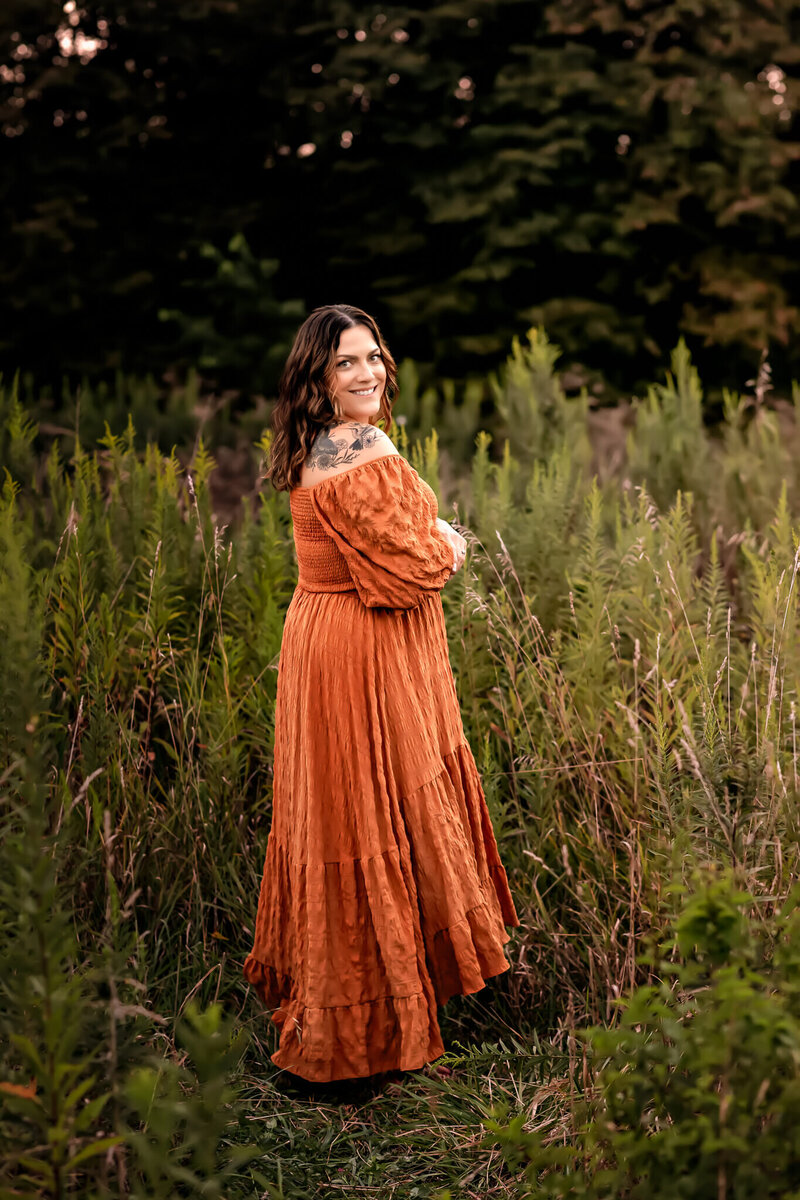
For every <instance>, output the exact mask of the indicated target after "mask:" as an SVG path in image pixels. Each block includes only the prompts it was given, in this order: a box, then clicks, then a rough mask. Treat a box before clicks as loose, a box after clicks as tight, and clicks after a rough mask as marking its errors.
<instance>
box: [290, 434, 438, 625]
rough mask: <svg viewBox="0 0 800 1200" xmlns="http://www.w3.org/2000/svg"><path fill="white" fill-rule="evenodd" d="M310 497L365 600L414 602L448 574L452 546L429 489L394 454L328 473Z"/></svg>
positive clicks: (372, 604) (373, 603)
mask: <svg viewBox="0 0 800 1200" xmlns="http://www.w3.org/2000/svg"><path fill="white" fill-rule="evenodd" d="M311 503H312V506H313V508H314V511H315V512H316V515H317V517H318V518H319V520H320V522H321V524H322V527H323V528H324V530H325V532H326V533H327V534H329V536H330V537H331V538H332V539H333V541H334V543H335V544H336V545H337V546H338V547H339V550H340V551H341V552H342V554H343V555H344V558H345V560H346V562H347V567H348V570H349V571H350V574H351V576H352V578H353V583H354V585H355V587H356V590H357V591H358V594H359V596H360V598H361V600H362V601H363V603H364V604H365V605H366V606H367V607H368V608H379V607H387V608H415V607H416V606H417V605H418V604H420V603H421V602H422V600H423V598H424V597H425V596H426V595H427V594H430V593H431V592H434V591H440V590H441V589H442V588H443V587H444V585H445V583H446V582H447V580H448V579H449V577H450V573H451V570H452V567H453V548H452V546H451V545H450V542H449V541H448V540H447V538H446V537H445V536H444V534H442V533H441V532H440V531H439V530H438V529H437V527H436V517H437V513H438V505H437V502H436V494H435V492H434V491H433V489H432V488H431V487H429V485H428V484H427V483H426V482H425V481H424V480H423V479H422V478H421V477H420V476H419V475H418V473H417V472H416V471H415V470H414V468H413V467H412V466H411V464H410V463H409V462H408V461H407V460H406V459H405V458H403V456H402V455H401V454H391V455H385V456H384V457H383V458H375V459H370V460H369V461H368V462H366V463H362V464H361V465H360V466H357V467H355V468H353V469H352V470H351V471H343V472H341V473H340V474H339V475H331V476H329V477H328V478H327V479H325V480H323V481H322V483H320V484H318V485H317V486H316V487H315V488H314V489H313V490H312V491H311Z"/></svg>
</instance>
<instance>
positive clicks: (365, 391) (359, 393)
mask: <svg viewBox="0 0 800 1200" xmlns="http://www.w3.org/2000/svg"><path fill="white" fill-rule="evenodd" d="M375 387H376V385H375V384H374V383H373V385H372V387H371V388H362V389H361V390H360V391H357V392H355V391H354V392H353V393H352V394H353V395H354V396H371V395H372V393H373V392H374V391H375Z"/></svg>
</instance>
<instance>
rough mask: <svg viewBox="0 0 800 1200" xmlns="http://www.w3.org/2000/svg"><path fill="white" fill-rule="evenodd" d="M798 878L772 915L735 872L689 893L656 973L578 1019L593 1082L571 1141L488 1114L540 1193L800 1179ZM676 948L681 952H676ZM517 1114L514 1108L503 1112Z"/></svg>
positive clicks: (662, 1194) (603, 1198) (745, 1195)
mask: <svg viewBox="0 0 800 1200" xmlns="http://www.w3.org/2000/svg"><path fill="white" fill-rule="evenodd" d="M798 902H800V889H798V888H795V889H794V890H793V892H792V893H791V895H790V897H789V898H788V899H787V901H786V903H785V904H784V905H783V907H782V908H781V910H780V911H779V912H778V913H777V914H775V915H774V917H773V918H772V919H771V920H770V921H769V922H768V923H767V924H764V923H761V922H758V923H755V922H748V921H747V918H746V914H745V909H746V908H747V907H749V906H752V905H753V903H754V899H753V897H752V896H751V895H749V894H747V893H746V892H739V891H735V890H734V888H733V885H732V882H731V879H730V878H722V879H716V880H714V879H712V880H711V881H710V882H707V883H706V884H705V885H704V886H702V887H701V888H700V889H699V890H698V891H697V892H696V893H695V894H693V895H692V896H690V898H689V899H688V901H687V903H686V905H685V907H684V909H683V911H682V912H681V914H680V916H679V917H678V919H677V920H676V922H675V925H674V936H672V937H671V938H669V939H668V940H667V941H665V942H664V943H662V945H661V946H660V951H661V954H662V957H661V959H660V961H658V962H656V963H655V964H653V967H652V975H653V982H651V983H648V984H645V985H643V986H641V987H639V988H637V989H635V990H634V992H633V993H632V994H631V995H630V996H629V997H628V998H626V999H625V1000H624V1001H621V1002H620V1007H621V1010H622V1011H621V1015H620V1020H619V1022H618V1024H616V1025H615V1026H613V1027H611V1028H601V1027H592V1028H589V1029H586V1030H580V1031H578V1037H579V1039H581V1040H582V1041H584V1042H585V1043H586V1045H587V1046H588V1048H589V1060H588V1065H587V1074H588V1082H587V1084H586V1091H585V1096H584V1099H583V1101H582V1102H581V1103H580V1104H579V1105H578V1107H577V1110H576V1113H575V1132H574V1137H573V1139H572V1141H571V1143H570V1144H567V1145H564V1144H561V1145H558V1144H556V1143H555V1142H552V1141H547V1140H546V1139H545V1138H544V1137H543V1136H542V1135H541V1133H539V1132H538V1131H536V1130H534V1131H532V1132H526V1131H525V1129H524V1125H525V1114H524V1113H523V1114H517V1115H516V1116H515V1117H514V1118H513V1119H512V1120H511V1121H510V1122H509V1123H507V1124H502V1123H501V1121H502V1118H501V1121H497V1120H493V1121H492V1122H490V1129H491V1131H492V1134H493V1135H494V1136H495V1137H496V1138H497V1140H498V1141H499V1143H500V1145H501V1146H502V1147H503V1150H504V1155H505V1158H506V1161H507V1162H508V1163H509V1164H510V1165H511V1166H512V1167H513V1168H516V1169H518V1168H519V1167H520V1166H524V1175H525V1179H526V1186H524V1187H522V1186H521V1188H520V1193H521V1194H524V1195H525V1197H526V1198H527V1197H530V1200H533V1198H534V1197H536V1200H539V1197H546V1196H573V1197H576V1198H577V1197H585V1198H586V1200H611V1198H612V1197H613V1198H614V1200H675V1198H676V1197H681V1198H682V1200H707V1198H709V1197H714V1198H715V1200H728V1198H730V1200H750V1198H751V1197H754V1196H758V1197H759V1198H761V1197H763V1198H764V1200H770V1198H773V1197H774V1198H776V1200H777V1198H778V1197H788V1196H795V1195H797V1189H798V1188H799V1187H800V1156H799V1155H798V1128H799V1127H800V912H798V908H797V905H798ZM676 956H677V960H676ZM506 1116H507V1108H506V1110H505V1112H504V1113H503V1118H504V1117H506Z"/></svg>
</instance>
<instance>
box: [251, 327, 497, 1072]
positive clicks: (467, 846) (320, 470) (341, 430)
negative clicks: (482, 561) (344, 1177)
mask: <svg viewBox="0 0 800 1200" xmlns="http://www.w3.org/2000/svg"><path fill="white" fill-rule="evenodd" d="M396 393H397V377H396V368H395V363H394V360H393V359H392V356H391V354H390V353H389V350H388V348H387V347H386V345H385V343H384V341H383V338H382V337H381V334H380V331H379V329H378V326H377V325H376V323H375V321H374V320H373V319H372V318H371V317H369V316H368V315H367V314H366V313H365V312H362V311H361V310H360V309H358V308H353V307H351V306H349V305H345V304H334V305H329V306H326V307H323V308H318V309H316V310H315V311H314V312H313V313H312V314H311V315H310V316H309V317H308V319H307V320H306V321H305V322H304V324H303V325H302V326H301V328H300V330H299V331H298V334H297V337H296V338H295V342H294V345H293V347H292V350H291V353H290V355H289V358H288V360H287V363H286V367H285V369H284V372H283V376H282V379H281V383H280V388H279V398H278V401H277V404H276V406H275V410H274V413H273V439H272V447H271V462H270V472H269V475H270V479H271V481H272V483H273V485H274V486H275V487H276V488H277V489H279V490H288V491H289V502H290V508H291V513H292V520H293V526H294V539H295V547H296V551H297V561H298V567H299V572H298V583H297V588H296V590H295V592H294V595H293V597H292V600H291V603H290V605H289V608H288V611H287V613H286V621H285V625H284V630H283V638H282V642H281V653H280V665H279V670H278V686H277V702H276V712H275V757H274V776H273V778H274V783H273V813H272V826H271V829H270V833H269V838H268V841H267V852H266V862H265V864H264V875H263V880H262V884H261V892H260V896H259V903H258V915H257V919H256V932H255V938H254V944H253V949H252V952H251V953H250V954H249V955H248V956H247V958H246V960H245V963H244V975H245V978H246V979H247V980H248V981H249V982H250V983H251V984H252V985H253V987H254V988H255V989H256V991H257V992H258V993H259V995H260V997H261V998H262V1000H263V1001H264V1002H265V1004H266V1005H267V1007H268V1008H270V1009H274V1010H275V1011H274V1012H273V1013H272V1020H273V1021H274V1022H275V1024H276V1025H277V1027H278V1029H279V1030H280V1037H279V1045H278V1049H277V1050H276V1051H275V1053H274V1054H273V1055H272V1061H273V1062H274V1063H275V1064H276V1065H277V1066H279V1067H283V1068H285V1069H286V1070H288V1071H290V1072H292V1073H294V1074H295V1075H299V1076H301V1077H302V1078H304V1079H308V1080H315V1081H328V1080H333V1079H352V1078H358V1077H361V1076H366V1075H374V1074H384V1073H390V1072H392V1071H398V1070H399V1071H406V1070H413V1069H415V1068H419V1067H422V1066H423V1065H424V1064H425V1063H427V1062H431V1061H433V1060H434V1059H436V1058H438V1057H440V1056H441V1055H442V1054H443V1053H444V1046H443V1044H442V1039H441V1035H440V1031H439V1025H438V1021H437V1014H436V1009H437V1005H439V1004H444V1003H445V1002H446V1001H447V1000H448V999H449V998H450V997H451V996H454V995H457V994H469V993H472V992H477V991H479V990H480V989H481V988H482V987H484V985H485V981H486V979H487V978H489V977H491V976H493V975H497V974H499V973H500V972H502V971H505V970H507V969H508V967H509V965H510V964H509V962H508V960H507V959H506V957H505V954H504V951H503V945H504V943H505V942H507V941H508V940H509V938H510V936H511V935H510V934H509V933H507V932H506V929H505V928H504V926H505V925H511V926H516V925H519V919H518V917H517V914H516V911H515V909H514V904H513V901H512V898H511V894H510V892H509V888H508V881H507V878H506V873H505V870H504V868H503V866H502V863H501V862H500V858H499V856H498V852H497V844H496V841H495V836H494V832H493V830H492V826H491V821H490V819H489V813H488V810H487V807H486V800H485V797H484V794H483V791H482V789H481V784H480V780H479V777H478V774H477V769H476V766H475V761H474V759H473V756H472V753H471V751H470V747H469V745H468V743H467V740H466V738H465V735H464V729H463V725H462V721H461V714H460V711H459V707H458V700H457V695H456V690H455V683H454V680H453V674H452V670H451V667H450V661H449V657H448V649H447V638H446V630H445V624H444V612H443V609H442V601H441V596H440V594H439V593H440V591H441V589H442V588H443V587H444V586H445V584H446V583H447V580H448V579H449V578H450V577H451V575H453V574H454V573H455V572H456V571H458V570H459V569H460V568H461V566H462V565H463V563H464V556H465V552H466V543H465V541H464V539H463V538H462V537H461V536H460V534H458V533H457V532H456V531H455V530H454V529H453V528H452V527H451V526H450V525H448V524H447V522H446V521H442V520H440V519H439V518H438V517H437V504H436V497H435V494H434V492H433V491H432V489H431V488H430V487H429V486H428V485H427V483H425V482H424V481H423V480H422V479H421V478H420V476H419V475H418V474H417V472H416V471H415V470H414V469H413V467H411V466H410V465H409V463H408V462H407V460H406V459H405V458H403V457H402V455H400V454H399V452H398V451H397V449H396V447H395V446H394V444H393V443H392V441H391V440H390V438H389V437H387V435H386V434H385V433H384V432H382V431H381V430H380V429H378V428H377V427H376V426H375V424H374V423H373V421H374V420H375V419H377V418H380V417H383V418H384V419H385V421H386V424H387V425H389V427H391V413H392V405H393V401H394V397H395V395H396Z"/></svg>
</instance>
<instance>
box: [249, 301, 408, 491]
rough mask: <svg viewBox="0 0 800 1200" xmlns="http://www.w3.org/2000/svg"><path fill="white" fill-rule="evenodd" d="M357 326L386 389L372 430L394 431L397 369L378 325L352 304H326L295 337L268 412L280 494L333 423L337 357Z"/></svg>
mask: <svg viewBox="0 0 800 1200" xmlns="http://www.w3.org/2000/svg"><path fill="white" fill-rule="evenodd" d="M355 325H365V326H366V328H367V329H369V331H370V333H371V334H372V336H373V337H374V338H375V341H376V342H377V344H378V349H379V350H380V352H381V355H382V357H383V362H384V365H385V367H386V386H385V388H384V392H383V395H382V396H381V407H380V411H379V412H378V413H376V415H375V418H374V420H373V421H371V422H370V424H377V422H378V421H379V420H380V419H381V418H382V417H383V418H385V420H386V424H385V427H384V430H385V432H387V433H388V432H389V430H390V429H391V428H392V408H393V407H394V402H395V400H396V399H397V394H398V387H397V366H396V364H395V361H394V359H393V358H392V356H391V354H390V353H389V347H388V346H387V345H386V343H385V342H384V340H383V337H382V336H381V331H380V329H379V328H378V324H377V322H376V321H375V320H374V319H373V318H372V317H371V316H369V314H368V313H365V312H364V311H363V310H362V309H360V308H354V307H353V306H352V305H351V304H326V305H323V306H322V307H321V308H315V309H314V311H313V312H312V313H311V314H310V316H308V317H306V319H305V321H304V322H303V324H302V325H301V326H300V328H299V329H298V331H297V334H296V336H295V339H294V344H293V346H292V348H291V350H290V352H289V357H288V358H287V360H286V365H285V367H284V368H283V373H282V375H281V378H280V382H279V384H278V399H277V401H276V403H275V407H274V408H273V410H272V421H271V424H272V440H271V443H270V461H269V466H268V469H267V478H268V479H269V480H270V482H271V483H272V486H273V487H274V488H275V489H276V490H277V491H279V492H283V491H288V490H289V489H291V488H293V487H295V486H296V485H297V484H298V483H299V482H300V472H301V469H302V466H303V463H304V462H305V460H306V458H307V457H308V454H309V451H310V450H311V446H312V444H313V442H314V438H315V437H316V436H317V434H318V433H319V431H320V429H323V428H324V427H325V426H327V425H330V423H331V421H333V420H335V419H336V414H335V412H334V409H333V403H332V401H331V396H332V394H333V384H334V378H335V369H336V351H337V350H338V348H339V338H340V337H341V335H342V331H343V330H345V329H352V328H353V327H354V326H355Z"/></svg>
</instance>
